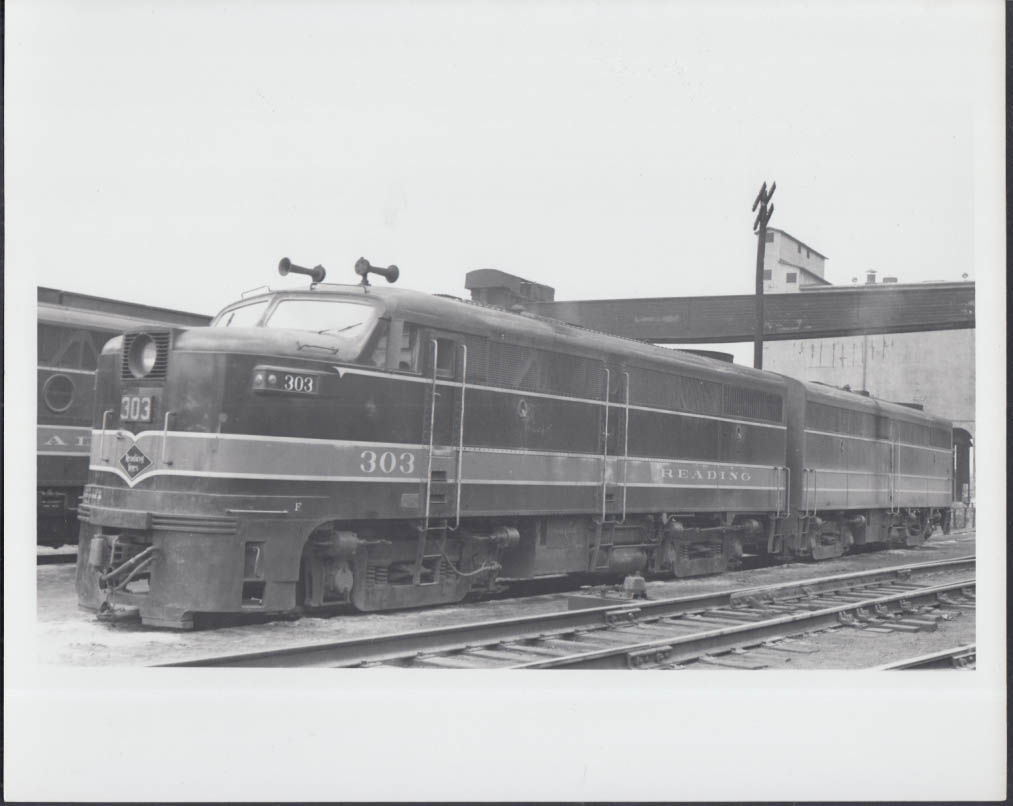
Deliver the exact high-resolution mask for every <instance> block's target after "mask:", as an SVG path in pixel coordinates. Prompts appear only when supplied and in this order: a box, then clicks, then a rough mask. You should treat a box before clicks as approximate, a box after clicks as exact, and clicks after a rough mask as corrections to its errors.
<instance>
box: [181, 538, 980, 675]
mask: <svg viewBox="0 0 1013 806" xmlns="http://www.w3.org/2000/svg"><path fill="white" fill-rule="evenodd" d="M974 562H975V560H974V557H961V558H958V559H953V560H941V561H936V562H929V563H916V564H910V565H904V566H895V567H893V568H884V569H876V570H873V571H862V572H858V573H851V574H840V575H836V576H830V577H821V578H817V579H810V580H805V581H802V582H790V583H784V584H780V585H772V586H765V587H758V588H745V589H740V590H734V591H724V592H721V593H710V594H702V595H697V596H685V597H679V598H674V599H661V600H656V601H650V600H629V601H624V602H618V603H616V602H613V603H611V604H606V605H604V606H600V607H587V602H586V598H585V599H583V600H579V601H581V604H579V606H578V608H577V609H570V610H566V611H560V612H554V613H543V614H538V615H535V616H526V617H521V618H514V619H505V620H498V621H488V622H479V623H475V624H463V625H457V626H453V627H441V628H435V629H427V630H415V631H411V632H404V633H394V634H389V635H380V636H374V637H369V638H360V639H351V640H344V641H335V642H328V643H318V644H311V645H308V646H298V647H290V648H284V649H276V650H267V651H260V652H251V653H243V654H238V655H226V656H218V657H210V658H202V659H197V660H190V661H182V662H177V663H171V664H164V665H166V666H211V667H280V668H292V667H330V668H340V667H346V668H347V667H369V666H393V667H399V668H441V669H478V668H527V669H546V668H570V669H575V668H581V669H589V668H597V669H630V668H633V669H649V668H675V667H679V666H680V665H681V664H685V663H691V662H702V663H709V664H716V665H722V666H735V667H738V668H758V667H757V666H756V665H755V663H752V664H751V665H743V663H742V662H741V661H740V660H739V659H737V658H736V657H735V655H734V654H732V655H728V654H727V653H736V652H741V651H742V650H743V649H745V648H749V647H759V646H763V647H764V648H765V649H769V650H770V651H773V652H798V651H810V650H809V649H808V648H806V647H805V646H801V645H798V644H797V643H796V642H791V641H789V640H788V639H790V638H791V637H792V636H797V635H800V634H803V633H808V632H813V631H816V630H822V629H827V628H830V627H836V626H840V625H845V626H849V627H864V628H873V629H876V630H883V631H886V630H888V631H903V632H919V631H925V630H930V629H935V627H936V625H937V623H938V621H939V620H942V619H948V618H953V617H954V616H955V615H957V614H959V613H961V612H963V611H966V610H971V609H973V608H974ZM940 573H945V574H947V575H948V576H951V577H952V576H953V575H957V578H956V579H949V580H947V581H945V582H940V581H939V580H937V579H929V580H922V581H921V582H918V581H916V580H915V577H920V576H925V575H930V576H933V575H938V574H940ZM725 655H727V656H726V657H721V656H725Z"/></svg>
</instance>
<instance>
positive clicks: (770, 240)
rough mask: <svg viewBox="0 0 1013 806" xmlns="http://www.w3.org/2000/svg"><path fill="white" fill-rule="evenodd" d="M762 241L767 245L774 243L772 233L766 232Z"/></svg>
mask: <svg viewBox="0 0 1013 806" xmlns="http://www.w3.org/2000/svg"><path fill="white" fill-rule="evenodd" d="M763 240H764V241H766V242H767V243H774V233H773V232H768V233H767V234H766V235H765V236H764V238H763Z"/></svg>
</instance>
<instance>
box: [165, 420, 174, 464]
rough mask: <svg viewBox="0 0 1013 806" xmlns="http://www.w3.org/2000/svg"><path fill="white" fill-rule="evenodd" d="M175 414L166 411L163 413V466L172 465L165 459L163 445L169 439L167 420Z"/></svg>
mask: <svg viewBox="0 0 1013 806" xmlns="http://www.w3.org/2000/svg"><path fill="white" fill-rule="evenodd" d="M175 413H176V412H174V411H167V412H166V413H165V421H164V423H163V424H162V464H163V465H171V464H172V462H171V461H170V460H169V459H166V458H165V444H166V441H167V440H168V439H169V418H170V417H171V416H172V415H173V414H175Z"/></svg>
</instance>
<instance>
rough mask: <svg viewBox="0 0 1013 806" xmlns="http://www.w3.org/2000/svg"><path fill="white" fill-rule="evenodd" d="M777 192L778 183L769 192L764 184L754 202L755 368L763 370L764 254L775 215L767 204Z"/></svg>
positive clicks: (772, 184) (771, 206)
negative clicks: (769, 223)
mask: <svg viewBox="0 0 1013 806" xmlns="http://www.w3.org/2000/svg"><path fill="white" fill-rule="evenodd" d="M775 190H777V182H771V183H770V190H767V183H766V182H764V183H763V187H761V188H760V192H759V193H758V194H756V201H754V202H753V211H754V212H755V210H756V208H757V207H759V208H760V212H758V213H756V221H754V222H753V232H755V233H756V329H755V331H754V333H755V335H754V336H753V366H754V367H756V368H757V369H763V252H764V249H765V248H766V243H767V222H768V221H770V217H771V216H772V215H774V205H773V204H771V205H770V207H767V203H768V202H769V201H770V200H771V198H773V196H774V191H775Z"/></svg>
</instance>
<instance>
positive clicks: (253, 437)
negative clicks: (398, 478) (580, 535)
mask: <svg viewBox="0 0 1013 806" xmlns="http://www.w3.org/2000/svg"><path fill="white" fill-rule="evenodd" d="M91 433H92V436H93V437H96V438H101V437H102V434H103V431H102V429H101V428H96V429H92V432H91ZM104 433H105V435H106V436H108V437H112V438H116V437H117V436H118V435H120V434H121V433H122V436H120V438H121V439H126V438H127V437H132V438H133V441H134V442H138V441H139V440H140V439H141V437H156V438H158V439H161V438H162V432H161V431H139V432H138V433H137V434H131V433H130V432H129V431H123V432H119V431H117V430H115V429H113V430H106V431H105V432H104ZM177 437H184V438H186V439H212V440H219V439H236V440H240V439H242V440H249V441H251V442H283V443H290V444H291V443H298V444H309V445H334V446H339V447H343V446H356V445H365V446H382V447H385V448H427V449H428V447H429V446H428V445H422V444H420V443H414V442H368V441H362V440H354V439H317V438H315V437H274V436H265V435H261V434H213V433H208V432H206V431H170V432H169V438H170V439H175V438H177ZM456 449H457V448H456V446H454V450H456ZM581 455H582V456H587V455H590V456H596V455H597V454H581Z"/></svg>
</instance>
